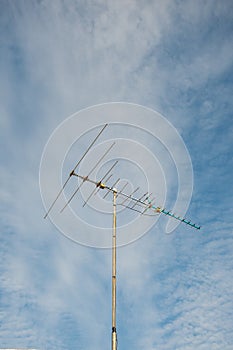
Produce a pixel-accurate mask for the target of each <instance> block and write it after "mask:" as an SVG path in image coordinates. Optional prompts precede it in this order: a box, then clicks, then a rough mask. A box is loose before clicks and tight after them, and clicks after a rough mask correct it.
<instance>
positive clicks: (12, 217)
mask: <svg viewBox="0 0 233 350" xmlns="http://www.w3.org/2000/svg"><path fill="white" fill-rule="evenodd" d="M0 7H1V11H0V13H1V14H0V18H1V22H0V26H1V33H2V35H1V61H0V71H1V83H0V94H1V97H2V98H1V100H2V102H1V107H0V113H1V118H0V126H1V147H2V150H3V152H2V155H1V166H0V170H1V184H2V188H1V190H0V194H1V226H0V227H1V248H0V249H1V256H2V258H3V259H2V261H1V266H0V271H1V289H0V295H1V306H0V311H1V313H0V317H1V326H0V327H1V331H0V332H1V342H0V346H1V347H24V348H25V347H35V348H39V349H41V350H42V349H47V348H48V349H71V348H73V347H76V348H78V349H92V348H95V349H108V348H109V346H110V332H111V327H110V326H111V314H110V311H111V310H110V305H111V289H110V278H111V268H110V263H111V252H110V251H108V250H95V249H90V248H84V247H82V246H79V245H77V244H75V243H73V242H71V241H69V240H68V239H66V238H65V237H63V236H62V235H60V234H59V233H58V232H57V231H56V230H55V229H54V227H53V226H52V224H51V223H50V222H49V221H46V222H44V221H43V220H42V217H43V214H44V209H43V206H42V203H41V199H40V192H39V185H38V172H39V163H40V157H41V154H42V150H43V147H44V145H45V143H46V141H47V139H48V137H49V136H50V134H51V132H52V131H53V129H54V128H55V127H56V126H57V125H58V124H59V123H60V122H61V121H63V120H64V118H65V117H67V116H68V115H70V114H72V113H74V112H76V111H77V110H79V109H81V108H84V107H87V106H89V105H94V104H97V103H102V102H109V101H116V100H117V101H119V100H124V101H130V102H135V103H139V104H140V103H141V104H144V105H147V106H149V107H152V108H154V109H157V110H159V111H160V112H162V113H163V114H165V115H166V116H167V117H168V118H169V120H170V121H171V122H172V123H173V124H174V125H175V126H176V127H177V129H178V130H179V132H180V133H181V135H182V137H183V138H184V140H185V142H186V145H187V147H188V149H189V152H190V154H191V158H192V162H193V167H194V179H195V183H194V200H193V201H192V203H191V207H190V212H189V214H190V216H191V217H194V218H195V219H197V220H198V221H200V223H202V224H204V225H203V226H204V227H203V228H202V230H201V231H200V232H198V233H197V232H193V231H192V230H191V229H188V228H186V227H182V226H179V228H178V229H177V230H176V232H175V234H174V235H172V236H165V235H163V232H164V227H165V224H164V222H165V219H163V218H161V220H160V221H159V222H158V224H157V225H156V227H154V228H153V229H152V230H150V232H149V233H148V234H147V235H146V236H144V237H143V238H141V239H140V240H138V241H137V242H135V243H133V244H131V245H129V246H126V247H123V248H120V249H119V251H118V272H119V276H118V304H117V305H118V311H117V317H118V333H119V334H118V338H119V347H120V348H121V349H129V348H132V347H135V348H137V349H148V350H149V349H151V350H152V349H156V348H159V349H163V350H171V349H174V348H175V349H180V350H186V349H189V350H192V349H196V348H198V349H201V350H202V349H203V350H205V349H217V350H220V349H224V350H231V348H232V344H233V337H232V326H233V314H232V311H231V310H232V297H231V296H232V291H233V280H232V276H231V271H232V268H233V259H232V244H233V242H232V240H233V238H232V219H231V217H232V210H231V209H230V208H231V198H232V180H231V177H232V176H231V173H232V156H231V155H232V121H231V115H232V97H231V95H232V92H231V91H232V48H231V46H232V45H231V41H232V33H233V30H232V23H231V22H232V20H231V17H232V16H231V14H232V2H231V1H227V0H226V1H223V2H221V4H220V3H219V2H218V1H213V2H211V3H210V2H207V3H203V2H202V1H186V2H184V1H175V2H174V1H163V2H159V1H156V2H153V3H151V2H144V3H142V2H137V1H135V2H131V1H128V2H124V3H123V2H114V1H110V2H105V1H96V2H95V3H93V2H89V1H87V2H85V3H84V2H82V1H71V2H63V1H59V0H57V1H52V2H49V1H2V2H1V5H0ZM96 122H98V121H97V120H96ZM145 122H146V121H145Z"/></svg>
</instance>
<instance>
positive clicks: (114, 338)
mask: <svg viewBox="0 0 233 350" xmlns="http://www.w3.org/2000/svg"><path fill="white" fill-rule="evenodd" d="M116 197H117V191H116V190H115V189H114V190H113V232H112V350H117V332H116Z"/></svg>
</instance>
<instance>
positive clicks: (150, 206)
mask: <svg viewBox="0 0 233 350" xmlns="http://www.w3.org/2000/svg"><path fill="white" fill-rule="evenodd" d="M72 175H73V176H76V177H78V178H80V179H82V180H83V182H85V181H87V182H90V183H92V184H93V185H95V186H96V187H98V188H100V189H106V190H108V191H109V192H110V191H111V192H113V193H114V191H116V190H115V188H114V187H110V186H107V185H106V184H104V183H103V182H102V181H99V182H98V181H94V180H92V179H90V178H89V177H88V176H82V175H79V174H76V173H75V172H74V171H73V172H72ZM118 195H121V196H123V197H125V198H126V199H130V200H132V201H134V202H135V203H136V204H141V205H142V206H144V208H145V209H146V210H147V209H152V210H153V211H155V212H156V213H157V214H159V213H163V214H165V215H168V216H170V217H172V218H174V219H176V220H178V221H180V222H183V223H184V224H186V225H189V226H191V227H193V228H195V229H197V230H200V228H201V226H199V225H196V224H194V223H192V222H191V221H188V220H187V219H185V218H182V217H179V216H176V215H175V214H173V213H171V212H170V211H167V210H166V209H165V208H164V209H162V208H160V207H156V206H155V205H153V204H152V203H151V201H149V199H148V198H147V202H144V201H143V200H142V198H143V197H142V198H139V199H138V198H135V197H133V196H132V195H127V194H126V193H124V192H120V193H118ZM128 208H129V209H131V207H128ZM144 212H145V210H144ZM144 212H142V213H143V214H144Z"/></svg>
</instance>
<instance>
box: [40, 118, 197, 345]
mask: <svg viewBox="0 0 233 350" xmlns="http://www.w3.org/2000/svg"><path fill="white" fill-rule="evenodd" d="M106 126H107V124H105V125H104V126H103V127H102V129H101V130H100V132H99V133H98V134H97V136H96V138H95V139H94V140H93V141H92V143H91V144H90V146H89V147H88V148H87V150H86V152H85V153H84V154H83V156H82V157H81V159H80V160H79V161H78V163H77V164H76V165H75V167H74V168H73V170H72V171H71V173H70V174H69V176H68V178H67V180H66V181H65V183H64V185H63V186H62V188H61V190H60V192H59V193H58V195H57V197H56V198H55V200H54V201H53V203H52V204H51V205H50V207H49V208H48V210H47V213H46V214H45V216H44V218H46V217H47V216H48V214H49V213H50V211H51V210H52V208H53V206H54V205H55V203H56V201H57V200H58V198H59V196H60V195H61V193H62V191H63V190H64V188H65V186H66V184H67V183H68V181H69V180H70V178H71V177H72V176H75V177H77V178H79V179H80V180H82V182H81V184H79V185H78V187H77V188H76V190H75V191H74V193H73V194H72V196H71V197H70V198H69V200H68V201H67V203H66V204H65V206H64V207H63V208H62V210H61V212H62V211H63V210H64V209H65V208H66V207H67V206H68V204H69V203H70V202H71V200H72V199H73V198H74V196H75V195H76V194H77V192H78V191H79V190H80V187H81V186H82V185H83V184H84V183H85V182H89V183H91V184H92V185H95V188H94V190H93V191H92V192H91V194H90V195H89V197H88V198H87V199H86V200H85V202H84V205H83V206H85V205H86V204H87V202H88V201H89V199H90V198H91V197H92V196H93V195H94V194H96V193H97V191H99V190H100V189H104V190H106V194H105V195H104V197H103V198H105V197H106V196H107V195H108V193H109V192H112V195H113V223H112V350H117V331H116V224H117V222H116V214H117V210H116V206H117V204H118V205H121V206H123V207H125V208H128V209H131V210H134V211H136V212H139V213H140V214H141V215H148V216H154V215H158V214H165V215H168V216H170V217H172V218H174V219H176V220H178V221H181V222H182V223H184V224H186V225H188V226H191V227H193V228H195V229H197V230H199V229H200V228H201V227H200V226H199V225H196V224H195V223H192V222H191V221H188V220H187V219H185V218H182V217H180V216H177V215H175V214H173V213H171V212H170V211H167V210H166V209H165V208H164V209H163V208H160V207H157V206H155V205H154V199H152V200H151V199H150V198H149V197H150V196H151V195H152V193H150V194H149V193H148V192H147V193H144V194H143V195H142V196H141V197H139V198H136V197H135V196H133V195H134V194H135V193H136V192H137V191H138V190H139V187H137V188H136V189H135V190H134V191H133V192H132V193H130V194H127V193H124V192H123V190H124V189H125V187H126V186H127V185H128V182H127V183H126V184H125V185H124V186H123V188H122V189H121V190H119V192H118V191H117V189H116V188H115V187H114V186H115V185H116V184H117V183H118V182H119V181H120V179H118V180H117V181H116V182H115V183H114V185H113V186H108V185H106V184H105V183H104V182H103V181H106V182H107V181H108V180H109V179H110V177H111V176H112V174H110V175H109V173H110V172H111V171H112V169H113V168H114V167H115V166H116V165H117V163H118V161H115V162H114V164H113V165H112V166H111V167H110V169H109V170H108V171H107V173H106V174H105V175H104V176H103V177H102V179H100V181H96V180H93V179H91V178H89V176H90V175H91V173H92V172H93V171H94V170H95V169H96V167H97V166H98V165H99V164H100V162H101V161H102V160H103V158H104V157H105V156H106V155H107V153H108V152H109V151H110V150H111V149H112V147H113V146H114V145H115V142H114V143H113V144H112V145H111V146H110V147H109V148H108V149H107V151H106V152H105V153H104V154H103V156H102V157H101V158H100V159H99V160H98V161H97V163H96V164H95V165H94V167H92V169H91V170H90V172H89V173H88V175H86V176H84V175H80V174H77V173H76V172H75V171H76V169H77V167H78V166H79V164H80V163H81V161H82V160H83V159H84V157H85V156H86V154H87V153H88V152H89V150H90V149H91V148H92V146H93V145H94V143H95V142H96V141H97V139H98V138H99V136H100V135H101V134H102V132H103V131H104V129H105V128H106ZM108 175H109V176H108ZM107 176H108V178H107V179H106V177H107ZM117 197H119V198H121V199H122V200H123V201H122V202H121V203H117ZM125 202H126V204H125ZM127 202H128V203H127ZM147 211H150V212H152V214H147V213H146V212H147Z"/></svg>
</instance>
